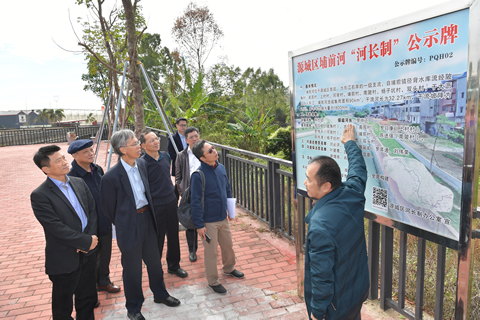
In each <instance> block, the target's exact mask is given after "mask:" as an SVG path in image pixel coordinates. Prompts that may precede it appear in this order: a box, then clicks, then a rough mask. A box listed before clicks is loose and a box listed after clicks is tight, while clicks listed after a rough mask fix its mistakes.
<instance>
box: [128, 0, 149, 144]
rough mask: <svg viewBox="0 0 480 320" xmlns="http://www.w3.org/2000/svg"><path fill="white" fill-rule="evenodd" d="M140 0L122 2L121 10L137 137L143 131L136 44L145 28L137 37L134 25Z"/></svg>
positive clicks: (141, 95)
mask: <svg viewBox="0 0 480 320" xmlns="http://www.w3.org/2000/svg"><path fill="white" fill-rule="evenodd" d="M139 1H140V0H135V1H134V3H133V4H132V1H131V0H122V2H123V9H124V10H125V19H126V23H127V44H128V46H127V48H128V57H129V58H130V64H129V68H128V69H129V74H130V81H131V85H132V95H133V105H134V115H135V134H136V135H137V136H138V135H140V132H141V131H142V130H143V129H145V119H144V117H145V116H144V111H143V91H142V83H141V80H140V67H139V66H138V65H137V62H138V63H139V62H140V61H139V60H138V51H137V44H138V39H139V38H140V37H141V36H142V34H143V32H144V31H145V29H146V27H145V28H144V29H143V30H142V32H140V33H139V34H138V35H137V28H136V23H135V17H136V14H135V13H136V11H137V4H138V2H139Z"/></svg>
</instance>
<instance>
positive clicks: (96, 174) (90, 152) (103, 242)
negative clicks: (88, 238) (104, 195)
mask: <svg viewBox="0 0 480 320" xmlns="http://www.w3.org/2000/svg"><path fill="white" fill-rule="evenodd" d="M67 152H68V153H70V154H71V155H72V157H73V159H74V160H73V161H72V168H71V169H70V173H69V174H68V175H69V176H71V177H79V178H82V179H83V181H85V183H86V184H87V186H88V188H89V189H90V192H91V193H92V195H93V197H94V198H95V204H96V209H97V232H98V233H97V234H98V248H97V269H96V270H97V272H96V281H97V290H98V291H107V292H109V293H116V292H119V291H120V287H119V286H116V285H114V284H113V283H112V282H111V281H110V268H109V265H110V258H111V255H112V224H111V223H110V220H108V218H107V217H106V216H105V214H104V213H103V211H102V208H101V207H100V181H101V179H102V176H103V169H102V167H100V166H99V165H97V164H95V163H93V162H94V161H95V150H94V149H93V141H92V140H86V139H85V140H76V141H74V142H72V144H71V145H70V147H69V148H68V150H67Z"/></svg>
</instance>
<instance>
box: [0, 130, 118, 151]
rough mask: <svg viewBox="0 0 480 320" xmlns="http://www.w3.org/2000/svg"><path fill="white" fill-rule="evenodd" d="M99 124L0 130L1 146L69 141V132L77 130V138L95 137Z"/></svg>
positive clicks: (105, 135)
mask: <svg viewBox="0 0 480 320" xmlns="http://www.w3.org/2000/svg"><path fill="white" fill-rule="evenodd" d="M98 128H99V126H98V125H96V126H76V127H64V128H36V129H11V130H0V146H2V147H7V146H18V145H28V144H39V143H44V144H48V143H59V142H66V141H67V134H68V133H69V132H75V134H76V136H77V139H90V137H95V135H96V134H97V132H98ZM103 136H104V137H108V127H105V128H104V132H103Z"/></svg>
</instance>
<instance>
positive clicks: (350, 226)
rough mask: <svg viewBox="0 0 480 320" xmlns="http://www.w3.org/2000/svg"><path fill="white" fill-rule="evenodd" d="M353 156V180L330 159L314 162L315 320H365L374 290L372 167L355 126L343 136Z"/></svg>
mask: <svg viewBox="0 0 480 320" xmlns="http://www.w3.org/2000/svg"><path fill="white" fill-rule="evenodd" d="M341 141H342V143H343V144H344V145H345V150H346V152H347V157H348V175H347V180H346V181H345V182H344V183H342V178H341V171H340V167H339V166H338V164H337V163H336V162H335V160H333V159H332V158H330V157H326V156H320V157H316V158H314V159H313V160H312V161H311V162H310V164H309V166H308V168H307V172H306V176H307V178H306V180H305V182H304V185H305V186H306V189H307V192H308V196H309V197H311V198H314V199H317V200H318V201H317V203H316V204H315V206H314V207H313V209H312V210H311V211H310V212H309V213H308V216H307V217H306V218H305V222H306V223H308V233H307V241H306V247H305V284H304V288H305V303H306V305H307V310H308V314H309V316H310V317H311V319H329V320H330V319H360V311H361V308H362V304H363V302H364V301H365V300H366V299H367V295H368V288H369V276H368V263H367V248H366V242H365V232H364V226H363V214H364V208H365V196H364V192H365V187H366V183H367V168H366V166H365V161H364V160H363V157H362V152H361V150H360V148H358V146H357V144H356V143H355V132H354V128H353V125H351V124H348V125H347V128H346V129H345V130H344V132H343V136H342V138H341Z"/></svg>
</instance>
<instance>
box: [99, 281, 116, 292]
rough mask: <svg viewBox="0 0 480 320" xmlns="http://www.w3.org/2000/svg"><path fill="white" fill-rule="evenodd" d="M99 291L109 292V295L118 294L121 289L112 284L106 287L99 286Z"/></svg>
mask: <svg viewBox="0 0 480 320" xmlns="http://www.w3.org/2000/svg"><path fill="white" fill-rule="evenodd" d="M97 291H107V292H108V293H117V292H119V291H120V287H119V286H116V285H114V284H113V283H110V284H108V285H107V286H105V287H100V286H98V287H97Z"/></svg>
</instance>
